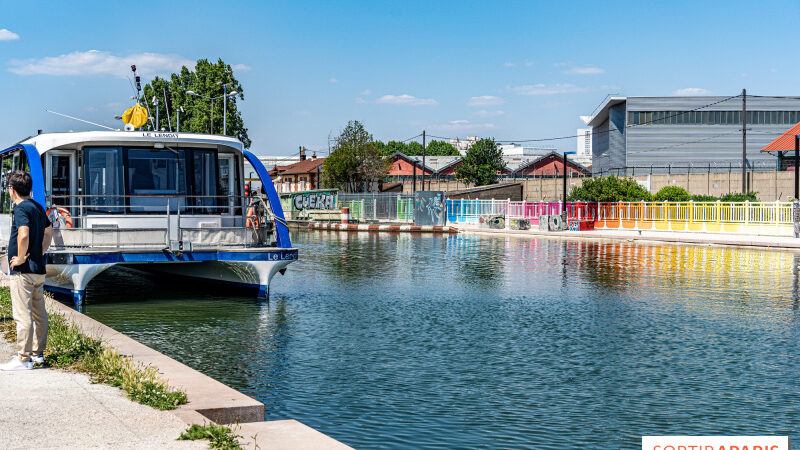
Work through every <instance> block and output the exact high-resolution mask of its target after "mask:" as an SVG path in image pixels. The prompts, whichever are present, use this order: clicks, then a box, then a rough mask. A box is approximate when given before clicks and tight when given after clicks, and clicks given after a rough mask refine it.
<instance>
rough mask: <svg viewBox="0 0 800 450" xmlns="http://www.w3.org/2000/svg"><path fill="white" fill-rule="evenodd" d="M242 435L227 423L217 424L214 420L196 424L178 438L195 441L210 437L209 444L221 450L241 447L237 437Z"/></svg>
mask: <svg viewBox="0 0 800 450" xmlns="http://www.w3.org/2000/svg"><path fill="white" fill-rule="evenodd" d="M238 437H241V436H239V435H237V434H235V433H234V432H233V430H231V429H230V428H229V427H226V426H225V425H217V424H215V423H214V422H211V423H209V424H208V425H197V424H194V425H192V426H190V427H189V428H187V429H186V431H184V432H183V433H181V435H180V437H179V438H178V439H180V440H182V441H195V440H198V439H208V440H209V441H211V442H210V444H209V446H210V447H211V448H213V449H219V450H233V449H241V448H242V447H241V446H240V445H239V442H238V441H236V438H238Z"/></svg>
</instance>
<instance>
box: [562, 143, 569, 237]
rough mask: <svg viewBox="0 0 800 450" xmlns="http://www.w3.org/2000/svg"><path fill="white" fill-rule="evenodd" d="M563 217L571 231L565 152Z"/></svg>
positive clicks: (565, 157) (565, 153)
mask: <svg viewBox="0 0 800 450" xmlns="http://www.w3.org/2000/svg"><path fill="white" fill-rule="evenodd" d="M561 217H562V219H561V220H562V222H563V223H564V224H565V225H567V229H569V224H567V152H564V200H563V203H562V205H561Z"/></svg>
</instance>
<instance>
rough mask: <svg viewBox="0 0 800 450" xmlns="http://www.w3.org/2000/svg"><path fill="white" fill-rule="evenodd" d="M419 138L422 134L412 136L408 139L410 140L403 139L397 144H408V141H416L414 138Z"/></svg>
mask: <svg viewBox="0 0 800 450" xmlns="http://www.w3.org/2000/svg"><path fill="white" fill-rule="evenodd" d="M420 136H422V133H420V134H418V135H416V136H412V137H410V138H408V139H404V140H402V141H398V142H403V143H405V142H408V141H410V140H412V139H416V138H418V137H420Z"/></svg>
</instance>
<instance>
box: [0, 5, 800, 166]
mask: <svg viewBox="0 0 800 450" xmlns="http://www.w3.org/2000/svg"><path fill="white" fill-rule="evenodd" d="M124 5H125V4H124V3H119V2H108V1H104V2H89V1H82V2H41V1H31V2H20V1H13V2H12V1H5V0H0V11H2V14H1V15H0V98H2V103H1V104H2V106H3V107H2V110H0V119H2V122H1V123H2V125H0V147H4V146H5V145H6V144H11V143H13V142H16V141H17V140H19V139H20V138H22V137H25V136H28V135H30V134H33V133H35V132H36V130H37V129H39V128H42V129H44V130H46V131H66V130H83V129H90V128H92V127H90V126H84V125H82V124H80V123H78V122H73V121H70V120H67V119H63V118H60V117H57V116H54V115H51V114H48V113H46V112H44V110H45V108H49V109H53V110H56V111H59V112H63V113H66V114H70V115H76V116H80V117H82V118H85V119H87V120H92V121H96V122H99V123H103V124H108V125H113V126H118V124H119V122H117V121H115V120H114V119H113V116H114V115H117V114H121V113H122V111H123V110H124V109H125V108H126V107H128V106H130V102H131V101H130V99H129V97H130V95H131V88H130V85H129V82H128V80H127V79H126V78H125V77H126V75H128V69H127V67H128V66H129V65H130V63H136V64H137V65H138V66H139V67H140V68H141V69H143V70H142V71H143V75H144V78H145V79H149V78H150V77H152V76H153V74H165V73H170V72H172V71H173V70H175V69H176V68H177V67H179V66H180V64H181V63H191V62H192V61H194V60H196V59H198V58H209V59H212V60H216V58H218V57H221V58H222V59H223V60H225V61H226V62H227V63H229V64H232V65H234V66H236V67H238V69H237V70H236V73H237V77H238V78H239V80H240V81H241V83H242V85H243V86H244V90H245V101H244V102H242V103H241V109H242V111H243V114H244V119H245V124H246V125H247V127H248V128H249V133H250V137H251V139H252V140H253V147H252V149H253V150H254V151H255V152H256V153H259V154H264V155H285V154H290V153H293V152H296V149H297V147H298V146H299V145H305V146H306V147H308V148H310V149H326V148H327V140H328V135H329V134H331V135H336V134H337V132H338V131H339V130H340V129H341V128H342V127H343V126H344V125H345V124H346V123H347V121H348V120H352V119H356V120H360V121H362V122H363V123H364V124H365V125H366V127H367V129H368V130H369V131H370V132H371V133H372V134H373V135H374V136H375V138H376V139H381V140H384V141H388V140H391V139H398V140H399V139H405V138H408V137H411V136H414V135H416V134H419V133H420V132H421V131H422V130H423V129H425V130H427V132H428V134H430V135H434V136H447V137H450V136H461V137H463V136H466V135H468V134H469V135H479V136H487V137H495V138H497V139H501V140H520V139H535V138H545V137H552V136H563V135H574V134H575V130H576V128H578V127H580V126H581V125H582V122H581V121H580V120H579V118H578V116H579V115H586V114H590V113H591V112H592V110H593V109H594V108H595V106H597V104H598V103H600V102H601V100H602V99H603V98H604V97H605V95H606V94H609V93H619V94H621V95H672V94H674V93H680V92H689V93H708V94H712V95H735V94H737V93H739V92H740V91H741V89H742V88H747V90H748V93H752V94H760V95H798V94H800V89H799V88H800V86H798V76H797V74H798V73H800V63H798V61H797V59H796V58H788V57H787V55H793V54H794V50H795V48H794V46H792V42H793V38H792V35H791V33H790V32H789V30H792V29H796V27H797V26H798V24H800V2H798V1H796V0H795V1H768V2H764V1H758V2H757V1H749V2H744V1H724V2H723V1H717V2H710V1H709V2H696V1H694V2H689V1H672V2H642V1H638V2H623V1H617V2H570V1H563V2H539V1H488V0H487V1H464V0H462V1H432V0H428V1H414V0H406V1H397V2H394V1H339V2H334V1H312V0H308V1H305V2H297V1H285V2H284V1H280V2H275V1H264V2H207V1H202V0H196V1H191V2H180V1H175V2H138V3H135V4H131V5H132V6H124ZM550 144H552V145H554V146H556V147H557V148H559V149H573V148H574V146H575V141H574V140H572V139H570V140H565V141H553V142H551V143H550Z"/></svg>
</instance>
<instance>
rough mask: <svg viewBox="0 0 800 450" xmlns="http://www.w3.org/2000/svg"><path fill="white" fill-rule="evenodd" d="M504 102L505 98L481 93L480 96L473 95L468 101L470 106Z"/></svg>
mask: <svg viewBox="0 0 800 450" xmlns="http://www.w3.org/2000/svg"><path fill="white" fill-rule="evenodd" d="M501 103H503V99H502V98H500V97H495V96H494V95H481V96H479V97H472V98H470V99H469V101H468V102H467V105H468V106H490V105H499V104H501Z"/></svg>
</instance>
